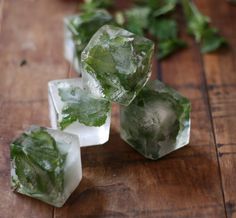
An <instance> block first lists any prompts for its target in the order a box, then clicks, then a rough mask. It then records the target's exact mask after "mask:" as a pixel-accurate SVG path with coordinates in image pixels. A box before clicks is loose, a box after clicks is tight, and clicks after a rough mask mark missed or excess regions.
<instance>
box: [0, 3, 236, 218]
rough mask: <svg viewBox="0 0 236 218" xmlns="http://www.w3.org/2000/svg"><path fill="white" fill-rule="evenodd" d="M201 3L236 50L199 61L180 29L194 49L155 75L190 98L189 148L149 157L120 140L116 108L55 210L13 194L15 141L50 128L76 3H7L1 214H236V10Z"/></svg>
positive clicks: (1, 20) (0, 33)
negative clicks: (107, 132)
mask: <svg viewBox="0 0 236 218" xmlns="http://www.w3.org/2000/svg"><path fill="white" fill-rule="evenodd" d="M123 2H124V1H123ZM196 3H197V5H198V6H199V7H200V9H201V10H202V11H203V12H204V13H205V14H207V15H209V16H210V17H211V18H212V21H213V24H214V25H215V26H217V27H218V28H220V29H221V31H222V34H223V35H224V36H225V37H226V38H227V39H228V41H229V44H230V47H229V48H228V49H223V50H221V51H220V52H218V53H216V54H209V55H201V54H200V53H199V48H198V45H196V44H195V42H194V41H193V40H192V38H191V37H189V36H187V35H186V33H181V35H182V37H183V38H184V39H185V40H186V41H187V42H188V45H189V48H188V49H185V50H184V51H183V52H180V53H178V54H176V55H174V56H172V57H171V58H169V59H168V60H165V61H163V62H161V63H158V65H157V66H155V64H154V69H153V78H155V77H156V76H157V75H158V78H159V79H161V80H163V81H164V82H166V83H167V84H169V85H171V86H173V87H174V88H176V89H177V90H179V92H181V93H182V94H184V95H186V96H187V97H189V98H190V99H191V102H192V115H191V116H192V130H191V143H190V145H189V146H186V147H184V148H183V149H180V150H178V151H176V152H174V153H172V154H170V155H168V156H166V157H165V158H162V159H160V160H158V161H150V160H147V159H144V158H143V157H141V156H140V155H139V154H138V153H136V152H135V151H134V150H133V149H132V148H131V147H129V146H128V145H127V144H126V143H124V142H123V141H122V140H121V139H120V136H119V111H118V109H117V107H114V110H113V118H112V127H111V129H112V131H111V136H110V140H109V142H108V143H106V144H105V145H104V146H95V147H90V148H83V149H82V161H83V180H82V182H81V184H80V186H79V187H78V188H77V189H76V191H75V192H74V193H73V195H72V196H71V197H70V198H69V200H68V201H67V203H66V204H65V206H64V207H62V208H60V209H58V208H53V207H51V206H48V205H46V204H44V203H42V202H40V201H37V200H34V199H31V198H29V197H25V196H22V195H20V194H15V193H13V192H12V191H11V190H10V183H9V180H10V175H9V173H10V160H9V143H10V142H11V140H12V138H13V137H15V136H16V135H17V134H19V133H20V132H21V131H22V130H23V129H24V128H26V127H28V126H29V125H31V124H39V125H42V126H49V120H48V102H47V82H48V81H49V80H54V79H60V78H67V77H69V76H70V75H73V74H72V72H71V70H70V68H69V65H68V63H67V62H66V61H65V60H64V58H63V25H62V18H63V17H64V16H65V15H69V14H72V13H74V12H75V11H76V1H72V0H70V1H69V0H67V1H66V0H64V1H63V0H0V121H1V122H0V217H1V218H13V217H14V218H15V217H16V218H33V217H34V218H38V217H39V218H41V217H42V218H47V217H57V218H67V217H68V218H69V217H73V218H75V217H89V218H95V217H99V218H100V217H106V218H110V217H114V218H126V217H135V218H136V217H138V218H157V217H158V218H159V217H163V218H169V217H185V218H197V217H198V218H202V217H207V218H209V217H212V218H223V217H236V155H235V154H236V109H235V108H236V7H233V6H231V5H230V4H228V3H227V2H226V1H224V0H207V1H206V0H196ZM180 21H182V23H183V18H181V16H180Z"/></svg>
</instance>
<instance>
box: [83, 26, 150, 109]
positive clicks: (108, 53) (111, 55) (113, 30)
mask: <svg viewBox="0 0 236 218" xmlns="http://www.w3.org/2000/svg"><path fill="white" fill-rule="evenodd" d="M153 50H154V43H153V42H152V41H151V40H149V39H147V38H144V37H142V36H138V35H135V34H134V33H131V32H129V31H127V30H125V29H122V28H119V27H115V26H112V25H104V26H103V27H101V28H100V29H99V30H98V31H97V32H96V33H95V34H94V35H93V37H92V38H91V40H90V41H89V43H88V45H87V46H86V47H85V49H84V50H83V52H82V54H81V70H82V78H83V82H84V83H83V86H84V88H85V89H86V90H89V91H90V92H91V93H93V94H94V95H96V96H98V97H103V98H106V99H108V100H109V101H111V102H116V103H119V104H122V105H126V106H127V105H129V104H130V102H132V100H133V99H134V98H135V97H136V95H137V94H138V92H139V91H140V90H141V89H142V88H143V86H144V85H145V83H146V82H147V81H148V79H149V78H150V75H151V60H152V54H153Z"/></svg>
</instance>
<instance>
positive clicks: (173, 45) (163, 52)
mask: <svg viewBox="0 0 236 218" xmlns="http://www.w3.org/2000/svg"><path fill="white" fill-rule="evenodd" d="M186 46H187V44H186V43H185V42H184V41H182V40H181V39H167V40H162V41H159V43H158V53H157V58H158V59H159V60H160V59H163V58H166V57H168V56H169V55H171V54H173V53H174V52H176V51H178V50H179V49H182V48H185V47H186Z"/></svg>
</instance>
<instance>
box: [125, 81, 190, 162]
mask: <svg viewBox="0 0 236 218" xmlns="http://www.w3.org/2000/svg"><path fill="white" fill-rule="evenodd" d="M120 119H121V120H120V122H121V137H122V139H123V140H125V141H126V142H127V143H128V144H130V145H131V147H133V148H134V149H135V150H137V151H138V152H139V153H141V154H142V155H143V156H145V157H146V158H149V159H158V158H160V157H162V156H164V155H166V154H168V153H170V152H172V151H174V150H176V149H178V148H180V147H182V146H184V145H186V144H188V142H189V131H190V102H189V100H188V99H187V98H185V97H183V96H181V95H180V94H179V93H177V92H176V91H175V90H173V89H171V88H169V87H167V86H165V85H164V84H163V83H161V82H159V81H157V80H156V81H149V82H148V83H147V85H146V86H145V87H144V88H143V89H142V90H141V91H140V93H139V95H138V96H137V97H136V98H135V99H134V101H133V102H132V103H131V104H130V105H129V106H127V107H122V108H121V118H120Z"/></svg>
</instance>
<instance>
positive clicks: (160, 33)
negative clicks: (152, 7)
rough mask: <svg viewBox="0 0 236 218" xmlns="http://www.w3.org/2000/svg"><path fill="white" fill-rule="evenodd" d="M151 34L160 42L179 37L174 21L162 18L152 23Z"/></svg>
mask: <svg viewBox="0 0 236 218" xmlns="http://www.w3.org/2000/svg"><path fill="white" fill-rule="evenodd" d="M150 33H151V34H152V35H153V36H155V37H156V38H158V39H159V40H166V39H173V38H176V37H177V23H176V21H175V20H173V19H166V18H160V19H155V20H152V21H151V23H150Z"/></svg>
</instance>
